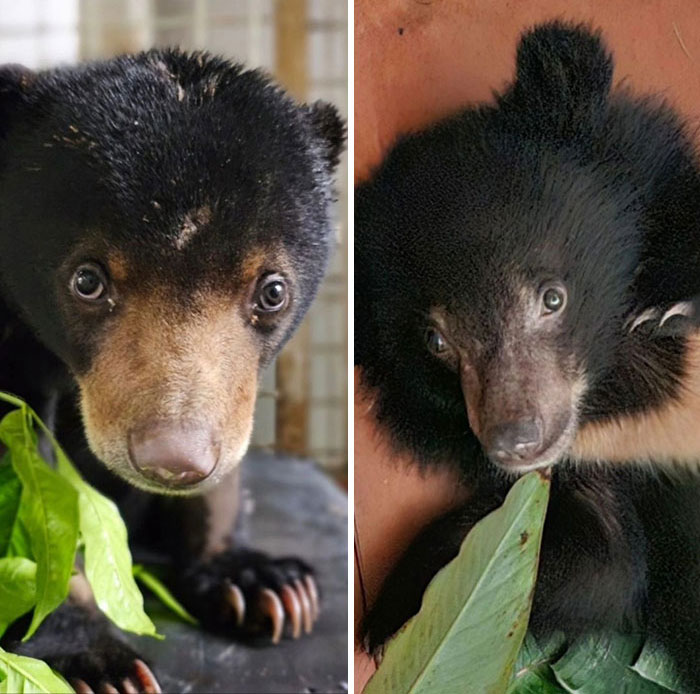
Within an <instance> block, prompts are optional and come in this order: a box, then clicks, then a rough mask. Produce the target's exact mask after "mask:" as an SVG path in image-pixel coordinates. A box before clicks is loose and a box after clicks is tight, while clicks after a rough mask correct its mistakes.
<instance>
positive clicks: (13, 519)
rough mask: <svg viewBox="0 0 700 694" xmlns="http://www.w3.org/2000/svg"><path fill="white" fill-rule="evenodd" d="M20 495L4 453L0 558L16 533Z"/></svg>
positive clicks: (0, 482) (0, 469)
mask: <svg viewBox="0 0 700 694" xmlns="http://www.w3.org/2000/svg"><path fill="white" fill-rule="evenodd" d="M21 495H22V483H21V482H20V481H19V477H17V473H16V472H15V469H14V468H13V467H12V462H11V458H10V454H9V452H6V453H5V454H4V455H3V457H2V460H1V461H0V557H4V556H5V555H6V554H7V552H8V549H9V548H10V540H11V539H12V536H13V533H15V532H16V529H15V526H16V524H17V523H18V518H17V514H18V512H19V500H20V496H21Z"/></svg>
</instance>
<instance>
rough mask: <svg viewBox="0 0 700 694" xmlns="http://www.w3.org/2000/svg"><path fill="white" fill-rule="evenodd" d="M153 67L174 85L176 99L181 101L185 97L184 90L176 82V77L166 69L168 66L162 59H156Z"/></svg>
mask: <svg viewBox="0 0 700 694" xmlns="http://www.w3.org/2000/svg"><path fill="white" fill-rule="evenodd" d="M155 67H156V70H158V72H160V73H161V74H162V75H163V76H164V77H165V78H166V79H168V80H170V81H171V82H172V83H173V84H174V85H175V94H176V96H177V100H178V101H182V100H183V99H184V98H185V90H184V88H183V86H182V85H181V84H180V83H179V82H178V80H177V77H176V76H175V75H174V74H173V73H172V72H171V71H170V70H169V69H168V66H167V65H166V64H165V63H164V62H163V61H162V60H157V61H156V62H155Z"/></svg>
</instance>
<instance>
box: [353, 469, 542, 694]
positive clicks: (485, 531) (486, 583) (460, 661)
mask: <svg viewBox="0 0 700 694" xmlns="http://www.w3.org/2000/svg"><path fill="white" fill-rule="evenodd" d="M548 494H549V481H548V480H547V479H545V478H544V477H543V476H542V475H540V474H539V473H530V474H528V475H525V476H524V477H523V478H521V479H520V480H518V482H517V483H516V484H515V485H514V486H513V488H512V489H511V490H510V492H509V494H508V497H507V499H506V501H505V503H504V504H503V506H502V507H501V508H499V509H497V510H496V511H494V512H493V513H491V514H489V515H488V516H486V518H484V519H482V520H481V521H480V522H479V523H477V524H476V525H475V526H474V528H473V529H472V531H471V532H470V533H469V535H468V536H467V538H466V539H465V541H464V543H463V544H462V548H461V549H460V552H459V555H458V556H457V558H456V559H455V560H454V561H452V562H450V563H449V564H448V565H447V566H446V567H445V568H443V569H442V570H441V571H440V572H439V573H438V574H437V575H436V576H435V578H434V579H433V581H432V582H431V583H430V585H429V586H428V589H427V590H426V593H425V595H424V597H423V604H422V607H421V610H420V612H419V613H418V614H417V615H416V616H415V617H414V618H413V619H411V620H410V621H409V622H408V623H407V624H406V625H405V626H404V627H403V629H402V630H401V631H400V632H399V633H398V634H397V636H396V637H394V638H393V639H392V640H391V641H390V642H389V644H388V646H387V648H386V652H385V655H384V660H383V662H382V664H381V666H380V667H379V668H378V670H377V672H376V673H375V675H374V676H373V677H372V679H371V680H370V682H369V683H368V685H367V687H366V688H365V694H394V693H396V694H408V693H412V694H434V693H435V692H440V694H453V693H454V694H501V693H502V692H505V691H506V690H507V688H508V685H509V683H510V680H511V676H512V672H513V666H514V664H515V661H516V657H517V654H518V651H519V649H520V646H521V643H522V641H523V638H524V636H525V631H526V628H527V622H528V618H529V614H530V607H531V596H532V593H533V588H534V584H535V576H536V573H537V562H538V557H539V547H540V541H541V537H542V527H543V524H544V516H545V512H546V508H547V499H548Z"/></svg>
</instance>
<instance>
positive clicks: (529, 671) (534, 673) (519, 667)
mask: <svg viewBox="0 0 700 694" xmlns="http://www.w3.org/2000/svg"><path fill="white" fill-rule="evenodd" d="M563 646H564V636H563V635H562V634H555V635H554V636H553V637H552V638H551V639H550V641H549V642H548V643H546V644H545V645H544V647H542V646H540V644H538V643H537V641H536V640H535V638H534V636H533V635H532V634H530V633H529V632H528V633H527V634H526V636H525V640H524V641H523V647H522V648H521V649H520V653H519V654H518V659H517V661H516V663H515V672H514V674H513V681H512V682H511V685H510V687H509V688H508V694H562V693H563V692H564V690H563V689H562V688H561V687H560V686H559V685H558V684H557V681H556V678H555V676H554V673H553V672H552V668H551V667H550V663H551V661H552V659H553V658H554V655H555V654H556V653H557V652H559V651H561V649H562V647H563Z"/></svg>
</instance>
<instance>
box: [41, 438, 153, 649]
mask: <svg viewBox="0 0 700 694" xmlns="http://www.w3.org/2000/svg"><path fill="white" fill-rule="evenodd" d="M55 453H56V461H57V466H58V471H59V473H60V474H61V475H62V476H63V477H64V478H65V479H66V480H67V481H68V482H69V484H71V485H72V486H73V487H74V488H75V490H76V491H77V492H78V495H79V501H78V503H79V507H80V534H81V536H82V540H83V542H84V545H85V576H86V577H87V580H88V582H89V583H90V587H91V588H92V592H93V594H94V596H95V602H96V603H97V605H98V607H99V608H100V610H102V612H104V613H105V614H106V615H107V616H108V617H109V618H110V619H111V620H112V621H113V622H114V623H115V624H116V625H117V626H118V627H120V628H121V629H124V630H125V631H131V632H133V633H135V634H142V635H149V636H156V635H157V632H156V628H155V625H154V624H153V622H152V621H151V620H150V618H149V617H148V615H147V614H146V612H145V611H144V609H143V595H142V594H141V591H140V590H139V589H138V586H137V585H136V581H135V580H134V576H133V571H132V563H131V553H130V552H129V543H128V541H127V533H126V526H125V525H124V521H123V520H122V517H121V516H120V515H119V511H118V510H117V507H116V506H115V505H114V503H113V502H112V501H110V500H109V499H108V498H107V497H105V496H103V495H102V494H100V493H99V492H98V491H97V490H96V489H93V488H92V487H91V486H90V485H89V484H87V483H86V482H84V481H83V480H82V478H81V477H80V475H79V474H78V472H77V470H76V469H75V468H74V467H73V465H72V463H71V462H70V461H69V460H68V458H67V456H66V454H65V453H64V452H63V450H62V449H61V448H60V446H58V444H55Z"/></svg>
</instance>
